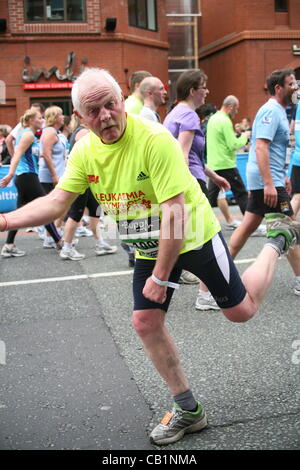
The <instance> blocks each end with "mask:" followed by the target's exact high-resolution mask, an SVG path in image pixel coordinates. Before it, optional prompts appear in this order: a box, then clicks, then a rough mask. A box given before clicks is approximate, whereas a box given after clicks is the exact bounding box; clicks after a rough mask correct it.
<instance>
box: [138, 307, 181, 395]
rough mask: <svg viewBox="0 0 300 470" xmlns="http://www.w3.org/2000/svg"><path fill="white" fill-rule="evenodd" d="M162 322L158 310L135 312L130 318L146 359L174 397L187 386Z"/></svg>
mask: <svg viewBox="0 0 300 470" xmlns="http://www.w3.org/2000/svg"><path fill="white" fill-rule="evenodd" d="M164 321H165V312H164V311H163V310H160V309H153V310H150V309H149V310H136V311H135V312H133V316H132V324H133V326H134V328H135V330H136V332H137V334H138V335H139V337H140V338H141V340H142V342H143V345H144V348H145V351H146V353H147V355H148V357H149V358H150V360H151V361H152V363H153V365H154V366H155V368H156V370H157V371H158V372H159V374H160V376H161V377H162V378H163V379H164V380H165V382H166V383H167V385H168V387H169V390H170V392H171V394H172V395H173V396H175V395H179V394H180V393H183V392H185V391H187V390H188V389H189V384H188V381H187V378H186V376H185V373H184V371H183V369H182V366H181V364H180V360H179V354H178V351H177V348H176V346H175V343H174V341H173V339H172V338H171V336H170V334H169V332H168V330H167V328H166V327H165V325H164Z"/></svg>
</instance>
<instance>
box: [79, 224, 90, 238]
mask: <svg viewBox="0 0 300 470" xmlns="http://www.w3.org/2000/svg"><path fill="white" fill-rule="evenodd" d="M75 236H76V237H92V236H93V232H92V231H91V230H89V229H88V228H86V227H84V226H83V225H81V226H80V227H77V229H76V232H75Z"/></svg>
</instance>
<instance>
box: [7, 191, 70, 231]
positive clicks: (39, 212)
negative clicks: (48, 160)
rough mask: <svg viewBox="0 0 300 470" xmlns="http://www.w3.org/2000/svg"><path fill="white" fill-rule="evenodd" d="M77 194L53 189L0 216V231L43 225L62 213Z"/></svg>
mask: <svg viewBox="0 0 300 470" xmlns="http://www.w3.org/2000/svg"><path fill="white" fill-rule="evenodd" d="M77 196H78V194H76V193H70V192H69V191H64V190H63V189H54V190H53V191H51V193H49V194H47V195H46V196H43V197H39V198H37V199H34V201H32V202H30V203H28V204H26V205H25V206H23V207H20V208H19V209H17V210H15V211H13V212H9V213H7V214H3V215H2V216H0V231H1V232H4V231H6V230H15V229H19V228H24V227H36V226H38V225H45V224H48V223H50V222H52V221H53V220H55V219H57V218H59V217H60V216H61V215H62V214H64V213H65V212H66V211H67V209H68V208H69V207H70V205H71V204H72V203H73V202H74V201H75V199H76V198H77Z"/></svg>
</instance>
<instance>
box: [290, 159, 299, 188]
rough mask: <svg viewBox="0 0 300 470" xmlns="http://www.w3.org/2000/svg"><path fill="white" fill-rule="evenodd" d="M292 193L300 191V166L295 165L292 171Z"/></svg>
mask: <svg viewBox="0 0 300 470" xmlns="http://www.w3.org/2000/svg"><path fill="white" fill-rule="evenodd" d="M291 183H292V194H296V193H300V166H298V165H293V166H292V173H291Z"/></svg>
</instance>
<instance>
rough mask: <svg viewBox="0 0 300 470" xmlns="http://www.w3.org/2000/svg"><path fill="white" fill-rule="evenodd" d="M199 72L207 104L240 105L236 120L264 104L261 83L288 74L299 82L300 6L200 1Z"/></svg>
mask: <svg viewBox="0 0 300 470" xmlns="http://www.w3.org/2000/svg"><path fill="white" fill-rule="evenodd" d="M201 13H202V17H201V27H200V40H201V44H200V49H199V57H200V67H202V68H203V69H204V70H205V72H206V73H207V75H208V77H209V81H208V86H209V90H210V95H209V97H208V101H211V102H213V103H214V104H216V105H217V106H218V107H219V106H220V105H221V103H222V101H223V98H224V97H225V96H227V95H229V94H235V95H236V96H237V97H238V98H239V99H240V112H239V115H238V116H237V117H238V119H241V118H242V117H244V116H246V115H247V116H249V117H250V118H251V119H253V117H254V116H255V114H256V111H257V108H258V107H259V106H260V105H261V104H262V103H263V102H264V101H265V100H266V98H267V92H266V89H265V79H266V77H267V75H268V74H269V73H271V72H272V71H273V70H275V69H281V68H293V69H295V70H296V75H297V77H296V78H297V79H298V80H300V0H263V1H262V0H226V2H222V1H220V0H201Z"/></svg>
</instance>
